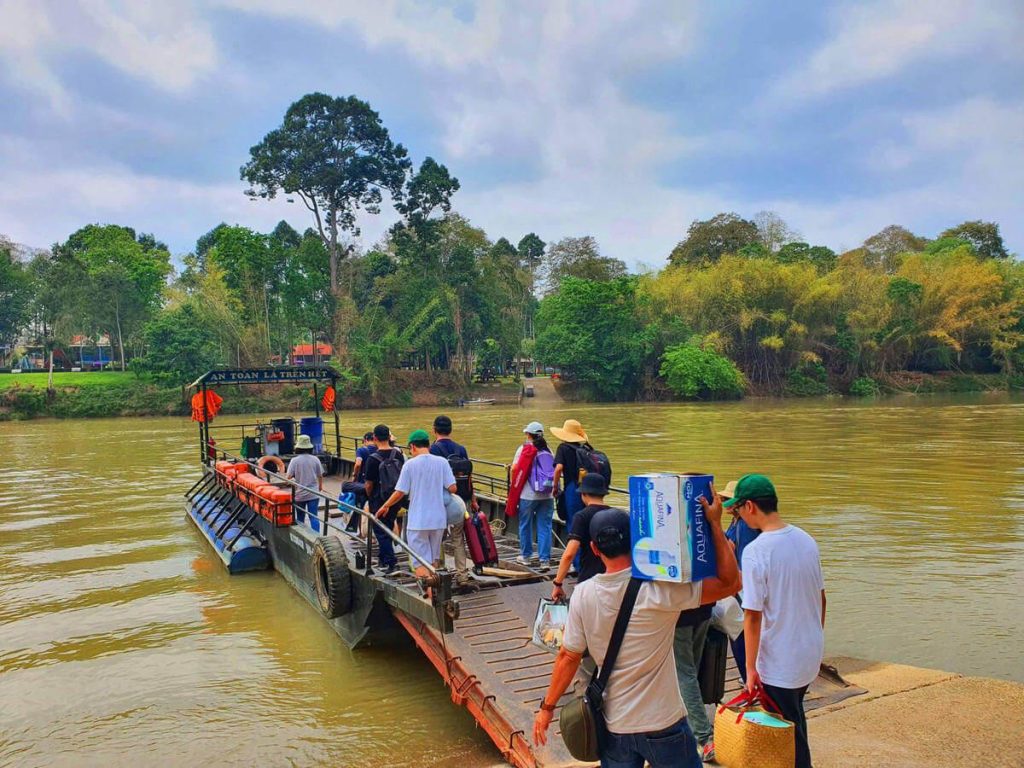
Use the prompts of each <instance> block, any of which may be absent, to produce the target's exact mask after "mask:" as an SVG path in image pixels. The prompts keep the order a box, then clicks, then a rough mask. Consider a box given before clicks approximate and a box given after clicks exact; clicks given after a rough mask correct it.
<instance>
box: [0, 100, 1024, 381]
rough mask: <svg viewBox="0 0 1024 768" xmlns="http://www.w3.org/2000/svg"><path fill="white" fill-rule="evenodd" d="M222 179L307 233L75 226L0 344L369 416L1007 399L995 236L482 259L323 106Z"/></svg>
mask: <svg viewBox="0 0 1024 768" xmlns="http://www.w3.org/2000/svg"><path fill="white" fill-rule="evenodd" d="M240 175H241V177H242V179H243V180H245V181H246V182H248V184H249V190H248V193H247V194H249V195H251V196H252V197H253V198H254V199H257V200H258V199H261V198H268V197H275V196H277V195H286V196H288V198H289V199H298V200H300V201H301V202H302V203H303V204H304V205H305V206H306V208H308V210H309V221H310V226H309V228H308V229H306V230H305V231H304V232H299V231H297V230H296V229H294V228H293V227H292V226H290V225H289V224H287V223H286V222H283V221H282V222H281V223H280V224H278V225H277V227H275V228H274V230H273V231H271V232H267V233H261V232H255V231H253V230H251V229H249V228H246V227H242V226H237V225H229V224H226V223H221V224H218V225H217V226H215V227H213V228H212V229H211V230H210V231H208V232H206V233H205V234H203V235H201V236H200V237H199V238H198V239H197V241H196V244H195V247H194V249H193V250H192V251H191V252H190V253H188V254H186V255H183V256H180V257H179V258H178V259H172V257H171V254H170V252H169V250H168V248H167V247H166V246H165V245H164V244H163V243H161V242H160V241H159V240H158V239H157V238H156V237H155V236H153V235H147V234H138V233H137V232H136V231H135V230H133V229H132V228H130V227H127V226H119V225H94V224H90V225H88V226H84V227H83V228H82V229H80V230H78V231H77V232H75V233H73V234H71V235H70V236H69V237H68V238H67V240H66V241H64V242H62V243H58V244H56V245H54V246H53V248H52V250H51V252H49V253H47V254H40V255H37V256H36V257H35V258H33V259H32V260H31V261H29V262H27V263H24V262H21V261H19V260H17V259H14V258H13V257H11V255H10V253H9V252H8V254H7V256H6V257H4V256H0V345H16V344H17V343H18V341H19V339H20V340H24V339H26V338H27V339H30V341H31V342H32V343H33V344H35V345H37V346H38V347H41V348H43V349H45V350H47V351H51V352H52V350H54V349H59V348H63V347H66V346H67V345H68V344H69V343H70V341H71V339H72V338H73V337H75V336H81V335H87V336H93V337H95V336H99V335H100V334H104V335H107V336H109V338H110V339H111V348H112V353H113V361H112V365H113V366H114V367H117V368H122V369H131V370H134V371H136V372H137V373H139V374H140V375H141V376H145V377H148V378H151V379H154V380H156V381H165V382H168V383H172V382H173V383H174V384H180V383H181V382H183V381H186V380H189V379H190V378H192V377H194V376H195V375H196V374H197V373H199V372H201V371H203V370H205V369H208V368H210V367H213V366H215V365H218V364H225V363H227V364H237V365H243V366H249V365H266V364H268V363H276V362H281V361H286V360H287V359H288V356H289V352H290V351H291V350H292V348H293V346H294V345H295V344H299V343H303V342H304V343H307V344H309V343H311V342H313V341H316V342H318V343H319V342H324V343H329V344H331V345H332V347H333V359H332V360H331V364H332V365H334V366H336V367H337V368H338V369H339V370H340V371H342V372H343V373H344V374H345V380H346V382H347V386H348V387H349V388H350V389H351V390H352V391H360V392H369V393H373V392H375V391H377V390H378V389H379V388H380V387H382V386H386V384H387V381H388V373H389V371H393V370H395V369H399V368H417V369H420V370H423V371H428V372H437V371H444V372H446V373H445V375H446V376H454V377H456V378H457V379H458V380H461V381H464V382H466V383H468V382H469V381H470V380H472V379H473V377H475V376H485V377H486V376H489V375H493V374H495V373H498V372H507V371H512V370H515V369H516V365H517V361H536V362H537V363H539V364H540V365H542V366H551V367H554V368H556V369H557V370H559V371H560V372H561V374H562V376H563V377H564V380H565V383H566V387H567V388H568V389H567V391H571V392H573V393H574V394H575V395H576V396H579V397H583V398H589V399H604V400H629V399H636V398H644V399H648V398H664V397H686V398H712V397H737V396H740V395H742V394H743V393H744V392H755V393H762V394H791V395H806V394H822V393H827V392H842V393H854V394H871V393H874V392H877V391H879V389H880V387H881V388H885V387H888V386H891V385H892V383H893V382H896V381H898V377H899V375H901V374H902V373H903V372H907V371H910V372H925V373H934V372H943V371H957V372H969V373H1002V374H1005V375H1006V376H1007V380H1008V381H1010V380H1012V379H1013V377H1015V376H1016V375H1017V373H1018V371H1020V369H1021V366H1022V365H1024V265H1022V264H1021V263H1020V262H1019V261H1018V260H1016V259H1015V258H1014V257H1013V256H1012V255H1011V254H1009V253H1008V252H1007V250H1006V248H1005V246H1004V244H1003V241H1002V239H1001V237H1000V234H999V227H998V225H997V224H995V223H992V222H985V221H968V222H964V223H962V224H959V225H957V226H952V227H951V228H949V229H947V230H946V231H944V232H941V233H938V234H937V236H935V237H934V238H927V237H923V236H920V235H917V234H915V233H912V232H910V231H909V230H907V229H905V228H903V227H901V226H896V225H893V226H889V227H886V228H885V229H883V230H882V231H881V232H879V233H878V234H876V235H873V236H871V237H869V238H868V239H867V240H865V242H864V243H863V245H862V246H861V247H859V248H856V249H854V250H851V251H848V252H845V253H841V254H837V253H835V252H834V251H833V250H831V249H830V248H829V247H827V246H825V245H821V244H811V243H807V242H804V241H803V239H802V238H801V237H800V235H799V234H798V233H797V232H796V231H794V230H793V229H792V228H791V227H790V226H789V224H788V223H787V222H784V221H783V220H782V219H781V218H780V217H779V216H777V215H776V214H773V213H771V212H761V213H758V214H756V215H754V216H752V217H751V218H750V219H746V218H743V217H741V216H740V215H737V214H735V213H722V214H719V215H717V216H714V217H713V218H711V219H708V220H704V221H694V222H693V223H692V224H691V225H690V226H689V228H688V230H686V231H683V227H682V226H681V227H680V238H681V239H680V242H679V243H678V244H677V245H676V246H675V248H673V249H672V250H671V252H670V253H668V254H650V255H649V258H650V260H651V261H663V260H665V259H666V258H667V263H666V266H665V267H664V269H661V270H660V271H656V272H649V273H645V274H639V275H638V274H629V271H628V270H627V267H626V265H625V264H624V263H623V262H622V261H619V260H618V259H615V258H611V257H608V256H605V255H603V254H602V253H601V250H600V247H599V244H598V243H597V241H596V240H595V239H594V238H593V237H591V236H587V235H581V236H578V237H566V238H563V239H561V240H558V241H557V242H550V243H547V242H545V241H544V240H543V239H542V238H541V236H538V234H535V233H532V232H531V233H526V234H523V233H515V235H514V236H512V234H511V233H504V234H505V236H499V237H497V238H496V239H492V237H491V236H489V235H488V233H486V232H484V231H483V230H482V229H480V228H478V227H475V226H473V224H472V222H470V221H468V220H467V219H466V218H464V217H463V216H460V215H459V214H458V213H457V212H456V209H455V207H454V205H455V201H456V196H457V192H458V189H459V182H458V180H457V179H456V178H455V177H454V176H452V175H451V173H450V172H449V170H448V169H447V168H446V167H445V166H444V165H442V164H440V163H438V162H436V161H435V160H433V159H432V158H429V157H428V158H426V159H425V160H423V161H422V162H421V163H420V164H419V166H418V167H415V166H414V165H413V164H412V162H411V161H410V160H409V159H408V153H407V150H406V149H405V148H404V147H403V146H402V145H401V144H399V143H395V142H394V141H393V140H392V139H391V137H390V135H389V134H388V131H387V129H386V128H385V127H384V126H383V124H382V123H381V121H380V118H379V116H378V115H377V113H376V112H374V111H373V110H372V109H371V108H370V106H369V105H368V104H366V103H365V102H362V101H360V100H359V99H357V98H355V97H348V98H333V97H329V96H326V95H323V94H310V95H308V96H305V97H303V98H302V99H300V100H299V101H297V102H296V103H295V104H293V105H292V106H291V107H290V108H289V110H288V112H287V114H286V115H285V118H284V121H283V122H282V125H281V126H280V127H279V128H277V129H275V130H274V131H271V132H270V133H269V134H267V136H266V137H265V138H264V139H263V141H261V142H260V143H259V144H258V145H256V146H254V147H253V148H252V149H251V150H250V155H249V160H248V161H247V162H246V163H245V164H244V165H243V166H242V168H241V171H240ZM385 202H387V203H388V204H390V205H392V206H393V207H394V211H395V214H396V216H397V221H396V222H395V223H394V224H393V225H392V226H391V227H390V229H389V230H388V232H387V234H386V236H385V237H383V238H382V240H381V241H380V242H379V243H377V244H376V245H374V246H373V247H372V248H369V249H368V250H361V249H359V248H357V247H355V246H354V245H353V243H354V241H355V240H354V238H356V237H357V236H358V234H359V230H358V226H357V218H358V216H357V214H360V212H362V214H366V213H368V214H381V213H382V208H383V207H384V204H385ZM536 229H537V230H538V232H540V233H541V234H542V235H543V234H544V227H543V223H542V222H538V225H537V227H536ZM492 234H495V233H492ZM0 248H2V245H0Z"/></svg>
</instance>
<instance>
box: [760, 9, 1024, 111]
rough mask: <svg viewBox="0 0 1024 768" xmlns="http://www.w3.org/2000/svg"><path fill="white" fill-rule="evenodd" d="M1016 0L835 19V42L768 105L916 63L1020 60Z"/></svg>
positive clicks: (843, 12)
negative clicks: (963, 57)
mask: <svg viewBox="0 0 1024 768" xmlns="http://www.w3.org/2000/svg"><path fill="white" fill-rule="evenodd" d="M1022 19H1024V16H1022V10H1021V6H1020V4H1019V2H1016V0H992V1H991V2H984V3H978V2H972V0H929V1H928V2H920V1H919V0H871V1H870V2H851V3H849V4H847V5H843V6H840V7H839V8H838V9H837V10H836V11H835V12H834V13H833V14H832V24H831V26H832V29H833V35H832V37H831V38H830V39H829V40H828V41H827V42H825V43H824V44H823V45H822V46H820V47H819V48H818V49H817V50H815V51H814V53H813V54H811V56H810V58H809V59H808V60H807V61H806V62H805V63H804V64H803V65H802V66H800V67H798V68H797V69H796V70H795V71H793V72H790V73H789V74H788V75H786V76H785V77H783V78H782V79H781V80H779V81H778V82H777V83H776V84H775V86H774V87H773V88H772V89H771V92H770V97H769V98H770V100H772V101H776V100H780V99H781V100H783V101H790V100H796V101H799V100H802V99H807V98H814V97H819V96H822V95H824V94H827V93H831V92H833V91H836V90H840V89H843V88H852V87H855V86H859V85H865V84H868V83H871V82H874V81H876V80H881V79H883V78H887V77H891V76H893V75H895V74H897V73H898V72H900V71H902V70H903V69H905V68H906V67H908V66H910V65H912V64H915V63H917V62H919V61H924V60H928V59H938V58H943V57H947V58H948V57H951V56H956V55H960V54H963V53H965V52H972V51H977V53H978V54H979V55H982V56H988V57H992V56H1005V57H1018V56H1019V55H1020V44H1019V36H1020V32H1021V29H1022Z"/></svg>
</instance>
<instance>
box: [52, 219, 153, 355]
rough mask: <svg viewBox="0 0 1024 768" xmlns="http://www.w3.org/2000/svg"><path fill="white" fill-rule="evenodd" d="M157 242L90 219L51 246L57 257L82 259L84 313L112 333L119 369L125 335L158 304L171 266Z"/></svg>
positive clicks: (63, 260) (68, 261) (66, 262)
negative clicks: (84, 284) (54, 245)
mask: <svg viewBox="0 0 1024 768" xmlns="http://www.w3.org/2000/svg"><path fill="white" fill-rule="evenodd" d="M159 245H160V244H159V243H157V242H156V241H155V240H154V239H153V238H152V236H149V235H142V236H140V237H138V238H137V237H136V236H135V231H134V230H133V229H131V228H130V227H120V226H117V225H114V224H109V225H106V226H100V225H96V224H89V225H87V226H85V227H82V229H79V230H78V231H77V232H74V233H72V234H71V236H70V237H68V239H67V242H65V243H63V244H62V245H59V246H57V247H56V248H55V249H54V250H55V257H56V259H57V260H58V262H59V263H61V264H63V265H65V266H68V267H69V265H70V264H72V263H77V264H79V265H81V267H82V270H83V273H84V278H85V280H87V281H88V294H87V296H85V305H84V306H83V307H82V310H83V313H84V316H85V317H88V318H91V319H92V321H93V323H94V324H95V325H96V326H97V327H99V328H101V329H103V330H104V331H106V332H107V333H113V334H114V336H115V338H116V340H117V348H118V354H119V358H120V363H121V370H122V371H123V370H124V369H125V365H126V360H125V351H124V347H125V340H126V339H127V338H128V337H130V336H131V335H132V334H133V333H134V332H135V331H137V330H139V329H141V327H142V325H143V324H144V323H145V322H146V321H147V320H148V319H149V317H150V316H151V314H152V313H153V311H155V310H156V309H157V308H158V306H159V303H160V297H161V294H162V292H163V289H164V286H165V281H166V279H167V276H168V275H169V274H170V272H171V255H170V254H169V253H168V252H167V250H166V249H164V248H161V247H158V246H159ZM69 268H70V267H69Z"/></svg>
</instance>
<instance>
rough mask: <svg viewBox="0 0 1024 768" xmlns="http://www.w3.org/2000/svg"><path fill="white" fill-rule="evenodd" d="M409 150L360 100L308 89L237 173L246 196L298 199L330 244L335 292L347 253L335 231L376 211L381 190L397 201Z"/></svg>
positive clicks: (352, 230)
mask: <svg viewBox="0 0 1024 768" xmlns="http://www.w3.org/2000/svg"><path fill="white" fill-rule="evenodd" d="M406 155H407V153H406V150H405V147H403V146H402V145H401V144H396V143H394V142H393V141H392V140H391V137H390V135H389V134H388V130H387V128H385V127H384V124H383V123H382V122H381V120H380V115H378V114H377V113H376V112H375V111H374V110H373V109H371V108H370V105H369V104H368V103H366V102H365V101H361V100H360V99H358V98H356V97H355V96H349V97H347V98H341V97H337V98H334V97H331V96H328V95H327V94H324V93H310V94H307V95H306V96H303V97H302V98H301V99H299V100H298V101H296V102H295V103H294V104H292V105H291V106H290V107H289V108H288V111H287V112H286V113H285V116H284V122H283V123H282V124H281V127H280V128H276V129H275V130H273V131H271V132H270V133H268V134H267V135H266V136H265V137H264V138H263V141H261V142H260V143H259V144H257V145H256V146H254V147H253V148H252V149H250V150H249V162H247V163H246V164H245V165H243V166H242V168H241V171H240V173H241V177H242V179H243V180H245V181H247V182H249V185H250V188H249V190H248V191H247V192H246V194H248V195H249V196H250V197H260V198H273V197H276V196H277V194H278V192H280V191H283V192H285V193H286V194H294V195H297V196H298V197H299V198H300V199H301V200H302V202H303V204H304V205H305V206H306V208H308V209H309V211H310V213H312V214H313V221H314V223H315V224H316V231H317V233H318V234H319V236H320V238H321V240H323V242H324V245H325V246H326V248H327V253H328V256H329V258H330V275H331V292H332V293H333V294H334V295H335V296H340V295H341V284H340V281H339V279H338V272H339V266H340V263H341V261H342V259H344V258H345V257H347V256H348V255H349V253H350V252H351V246H347V247H346V246H343V245H342V244H341V242H340V236H341V234H342V233H344V232H349V233H352V234H353V235H355V234H358V233H359V228H358V227H357V226H356V213H357V211H359V210H360V209H363V210H365V211H367V212H369V213H379V212H380V204H381V201H382V200H383V193H385V192H387V193H388V194H389V195H391V197H392V198H393V199H395V200H400V199H401V197H402V194H403V185H404V183H405V180H406V176H407V174H408V171H409V167H410V163H409V160H408V159H407V157H406Z"/></svg>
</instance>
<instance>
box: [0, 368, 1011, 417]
mask: <svg viewBox="0 0 1024 768" xmlns="http://www.w3.org/2000/svg"><path fill="white" fill-rule="evenodd" d="M46 382H47V375H46V374H45V373H21V374H0V421H9V420H17V419H33V418H44V417H56V418H96V417H109V416H187V415H188V414H189V403H188V394H190V393H187V392H184V391H183V390H182V388H181V387H168V386H166V385H161V384H157V383H155V382H153V381H150V380H147V379H145V378H140V377H138V376H136V375H135V374H132V373H120V372H116V371H105V372H100V373H55V374H54V391H53V392H52V393H48V392H47V389H46ZM878 383H879V392H880V394H882V395H885V394H902V393H911V394H940V393H956V392H997V391H1006V390H1008V389H1018V390H1019V389H1024V379H1021V377H1018V378H1017V379H1012V378H1008V377H1006V376H1003V375H1000V374H949V373H944V374H922V373H915V372H899V373H895V374H892V375H890V376H888V377H886V378H885V379H884V380H880V381H879V382H878ZM557 391H558V394H559V395H560V396H561V398H564V399H565V400H567V401H570V402H587V401H588V399H587V398H586V397H581V396H580V393H579V392H578V391H577V390H576V389H575V388H574V387H573V386H572V384H571V383H567V382H559V383H558V385H557ZM518 392H519V385H518V384H515V383H512V382H509V381H505V382H499V383H494V384H488V385H476V386H473V387H469V388H467V387H464V386H460V385H459V384H458V382H457V381H456V380H455V379H454V378H453V377H451V376H450V375H448V373H447V372H445V371H440V372H434V373H430V374H428V373H426V372H424V371H391V372H389V375H388V377H387V379H386V380H385V381H383V382H382V383H381V384H380V385H379V386H378V388H377V391H376V392H375V393H371V392H360V391H349V392H347V393H345V394H344V395H343V397H342V398H341V400H340V403H341V408H342V409H365V408H401V407H413V406H431V405H437V406H442V405H455V404H456V403H457V402H458V401H459V400H460V399H463V398H466V399H469V398H474V397H488V398H492V397H493V398H497V399H498V400H499V401H502V402H513V401H514V400H515V398H516V397H517V395H518ZM220 394H221V395H222V396H223V397H224V406H223V412H224V413H282V412H297V411H308V410H312V409H313V395H312V390H311V388H310V387H309V386H308V385H299V384H295V385H292V384H280V385H271V386H261V387H246V386H243V387H230V388H227V389H224V390H223V391H221V393H220ZM829 394H834V393H833V392H831V391H830V390H829V389H828V388H823V389H822V390H820V391H818V390H814V391H805V392H799V393H797V392H792V393H790V396H800V395H829ZM649 399H650V400H667V401H670V400H673V399H674V398H672V397H670V396H668V395H667V393H666V396H665V397H657V396H655V397H651V398H649Z"/></svg>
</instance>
